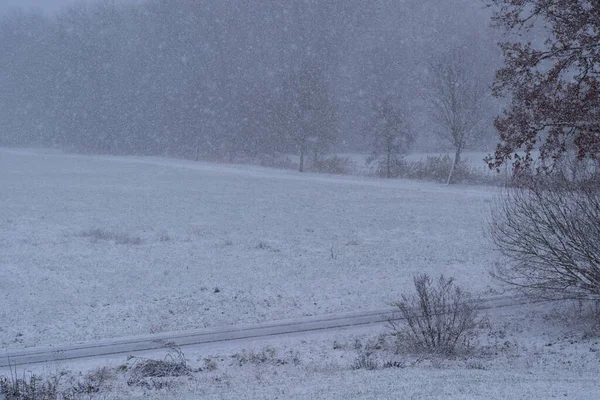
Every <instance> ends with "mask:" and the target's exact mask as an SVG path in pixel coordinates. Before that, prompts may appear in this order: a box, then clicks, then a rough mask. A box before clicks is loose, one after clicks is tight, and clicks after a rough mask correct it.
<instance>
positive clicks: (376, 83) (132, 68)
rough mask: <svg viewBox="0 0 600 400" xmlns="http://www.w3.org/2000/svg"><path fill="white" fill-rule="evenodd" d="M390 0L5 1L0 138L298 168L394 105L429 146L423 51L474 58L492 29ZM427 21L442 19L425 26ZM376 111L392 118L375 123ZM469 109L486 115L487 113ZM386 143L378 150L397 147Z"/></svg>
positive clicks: (345, 142) (361, 133)
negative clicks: (290, 159) (270, 158)
mask: <svg viewBox="0 0 600 400" xmlns="http://www.w3.org/2000/svg"><path fill="white" fill-rule="evenodd" d="M394 3H395V2H390V1H386V0H382V1H378V2H370V1H366V0H350V1H326V2H323V1H317V0H307V1H291V2H280V1H276V0H265V1H260V2H238V1H234V0H225V1H220V2H213V1H208V0H201V1H196V0H173V1H168V2H167V1H162V0H145V1H142V2H111V1H104V2H100V1H99V2H91V3H81V4H74V5H72V6H70V7H68V8H65V9H63V10H62V11H61V12H59V13H58V14H56V15H53V16H47V15H44V14H42V13H38V12H35V11H18V10H16V11H14V12H12V13H9V14H7V15H5V16H3V17H1V18H0V54H2V56H1V57H0V121H1V124H2V126H1V128H0V145H5V146H6V145H8V146H31V145H35V146H57V147H62V148H66V149H68V150H73V151H80V152H93V153H109V154H148V155H169V156H176V157H186V158H192V159H221V160H228V161H237V160H240V159H244V158H255V157H260V156H263V155H274V154H280V153H286V154H290V153H294V154H298V155H299V156H300V159H301V160H302V161H301V163H300V164H301V165H300V169H302V168H303V164H304V159H305V158H306V159H307V160H309V161H310V162H309V163H311V162H314V161H315V160H317V159H318V158H319V157H321V156H322V155H323V154H326V153H328V152H335V151H343V150H353V151H357V150H359V151H363V150H365V151H366V150H367V149H368V150H373V153H374V154H375V153H378V152H380V150H379V149H380V147H381V143H384V142H385V140H383V141H382V140H381V138H377V137H374V136H376V135H379V134H383V135H385V134H386V133H382V132H387V134H388V135H389V133H390V132H391V131H390V130H389V129H388V130H387V131H386V129H383V130H377V129H375V127H377V126H379V127H381V126H385V125H386V124H387V126H388V127H389V126H390V124H392V123H393V122H392V121H393V120H396V121H397V120H398V115H399V114H403V115H411V120H410V121H408V122H410V125H411V129H412V131H413V132H415V133H416V132H418V133H419V137H421V136H424V137H425V138H424V139H423V138H421V140H420V143H421V144H423V143H425V145H426V146H430V147H433V146H437V142H436V141H435V140H434V141H433V142H434V143H435V144H433V145H431V144H430V142H432V141H431V140H430V139H431V138H432V137H433V138H435V136H433V135H430V137H428V136H427V134H431V132H434V131H435V130H436V129H437V128H436V127H435V126H433V125H431V124H429V122H428V117H427V115H428V114H427V107H426V106H425V103H426V102H425V101H424V96H423V95H422V92H423V88H424V87H426V86H428V82H430V81H431V79H430V77H428V75H427V74H428V73H434V74H439V73H443V71H429V72H427V71H428V70H427V65H428V63H431V59H432V58H435V57H433V56H432V55H437V54H439V55H440V57H441V55H443V54H446V53H448V52H449V51H450V50H452V49H458V48H467V47H472V45H474V44H477V43H479V44H478V45H477V46H479V50H480V52H479V53H477V52H475V53H473V54H476V55H477V58H478V59H485V58H486V57H488V56H489V55H490V54H492V53H493V51H492V50H490V49H491V48H492V47H493V41H491V40H488V39H489V38H487V37H485V35H486V32H487V31H486V28H485V27H484V25H481V26H479V25H477V26H471V27H470V28H468V29H467V30H464V24H462V25H461V24H460V20H461V18H462V19H463V20H469V17H468V16H466V17H459V15H461V13H462V14H464V13H465V9H466V10H468V9H469V6H468V5H465V4H469V2H464V3H463V7H462V8H461V7H458V9H455V8H457V7H455V6H456V5H455V6H454V7H444V6H443V3H440V2H439V1H433V0H428V1H424V2H423V1H416V0H411V1H409V2H405V3H404V4H402V5H399V4H394ZM434 4H435V5H436V8H435V9H432V8H431V6H432V5H434ZM440 4H441V6H440ZM465 7H466V8H465ZM473 12H479V10H475V11H473ZM388 14H395V15H397V17H398V18H399V20H394V21H391V22H390V21H389V20H388V19H389V18H388ZM454 19H456V20H457V21H458V22H455V21H454ZM386 21H387V22H386ZM386 24H387V25H386ZM434 25H437V26H442V27H445V28H440V29H438V30H437V31H431V32H437V33H431V32H430V31H429V26H434ZM443 29H447V30H448V32H452V33H453V36H451V35H448V34H446V33H445V32H444V31H443ZM432 35H433V36H432ZM435 35H439V36H440V37H443V38H444V39H440V37H438V40H435V39H436V38H435ZM473 35H475V36H477V38H476V39H475V40H473V39H472V36H473ZM482 38H484V40H482ZM471 41H472V42H471ZM481 43H485V44H484V45H481ZM482 53H483V54H484V55H485V57H483V56H482ZM469 62H470V61H469ZM489 65H490V63H488V64H485V63H483V64H481V63H478V64H477V67H478V68H479V69H480V70H481V71H488V72H489V71H491V69H490V67H489ZM488 75H489V74H488ZM485 79H487V78H485ZM485 79H484V80H482V81H481V82H479V83H480V84H481V85H484V86H485V85H486V84H487V83H488V82H485ZM415 94H416V95H415ZM480 100H481V101H482V102H484V103H485V102H486V101H487V100H486V99H480ZM383 104H386V105H385V106H383ZM486 104H487V103H486ZM392 105H393V107H392ZM382 112H383V114H382ZM385 113H392V114H394V115H396V116H395V117H391V119H390V121H387V122H385V123H383V125H382V120H381V118H383V119H386V118H387V116H386V115H385ZM478 118H480V119H481V120H485V123H486V124H488V125H491V115H478ZM377 119H380V120H379V121H377ZM428 124H429V125H428ZM369 126H370V127H372V129H371V130H369V129H367V128H366V127H369ZM407 126H408V125H407ZM442 130H443V129H442ZM388 139H389V138H388ZM405 142H406V143H408V142H414V140H409V141H406V140H405ZM417 142H419V141H418V140H417ZM388 143H391V142H390V141H389V140H388ZM451 145H452V146H454V144H451ZM390 146H391V147H390ZM390 146H388V147H387V149H386V150H385V151H384V152H388V153H389V152H390V151H392V150H393V151H394V152H395V153H396V152H398V151H399V149H400V148H403V146H398V145H396V144H393V145H390ZM392 147H393V149H392ZM396 149H398V151H397V150H396ZM388 156H389V154H388ZM388 158H389V157H388Z"/></svg>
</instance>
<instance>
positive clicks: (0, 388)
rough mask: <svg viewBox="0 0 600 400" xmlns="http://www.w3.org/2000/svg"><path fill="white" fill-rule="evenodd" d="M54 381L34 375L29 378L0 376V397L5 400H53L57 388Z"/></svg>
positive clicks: (56, 394) (55, 396)
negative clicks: (44, 379) (43, 379)
mask: <svg viewBox="0 0 600 400" xmlns="http://www.w3.org/2000/svg"><path fill="white" fill-rule="evenodd" d="M57 386H58V385H56V384H55V383H54V382H51V381H45V382H44V381H42V380H41V379H40V378H38V377H37V376H36V375H31V376H30V377H29V378H27V377H25V376H23V378H17V377H16V376H11V377H10V378H7V377H4V376H1V377H0V399H6V400H55V399H57V398H58V389H57Z"/></svg>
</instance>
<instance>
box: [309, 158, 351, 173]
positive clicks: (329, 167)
mask: <svg viewBox="0 0 600 400" xmlns="http://www.w3.org/2000/svg"><path fill="white" fill-rule="evenodd" d="M355 166H356V165H355V163H354V161H352V160H351V159H349V158H348V157H339V156H331V157H326V158H321V159H319V160H317V162H316V164H315V165H313V169H314V171H315V172H319V173H323V174H335V175H349V174H351V173H352V172H354V169H355Z"/></svg>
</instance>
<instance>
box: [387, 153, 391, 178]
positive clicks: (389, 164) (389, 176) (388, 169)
mask: <svg viewBox="0 0 600 400" xmlns="http://www.w3.org/2000/svg"><path fill="white" fill-rule="evenodd" d="M391 163H392V152H391V151H390V150H389V149H388V152H387V161H386V168H387V178H388V179H390V178H391V177H392V166H391Z"/></svg>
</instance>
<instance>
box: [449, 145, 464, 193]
mask: <svg viewBox="0 0 600 400" xmlns="http://www.w3.org/2000/svg"><path fill="white" fill-rule="evenodd" d="M461 152H462V147H457V148H456V153H455V154H454V160H453V161H452V168H450V173H449V174H448V181H447V182H446V185H449V184H451V183H454V179H453V178H454V170H455V169H456V166H457V165H458V164H459V163H460V153H461Z"/></svg>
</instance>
